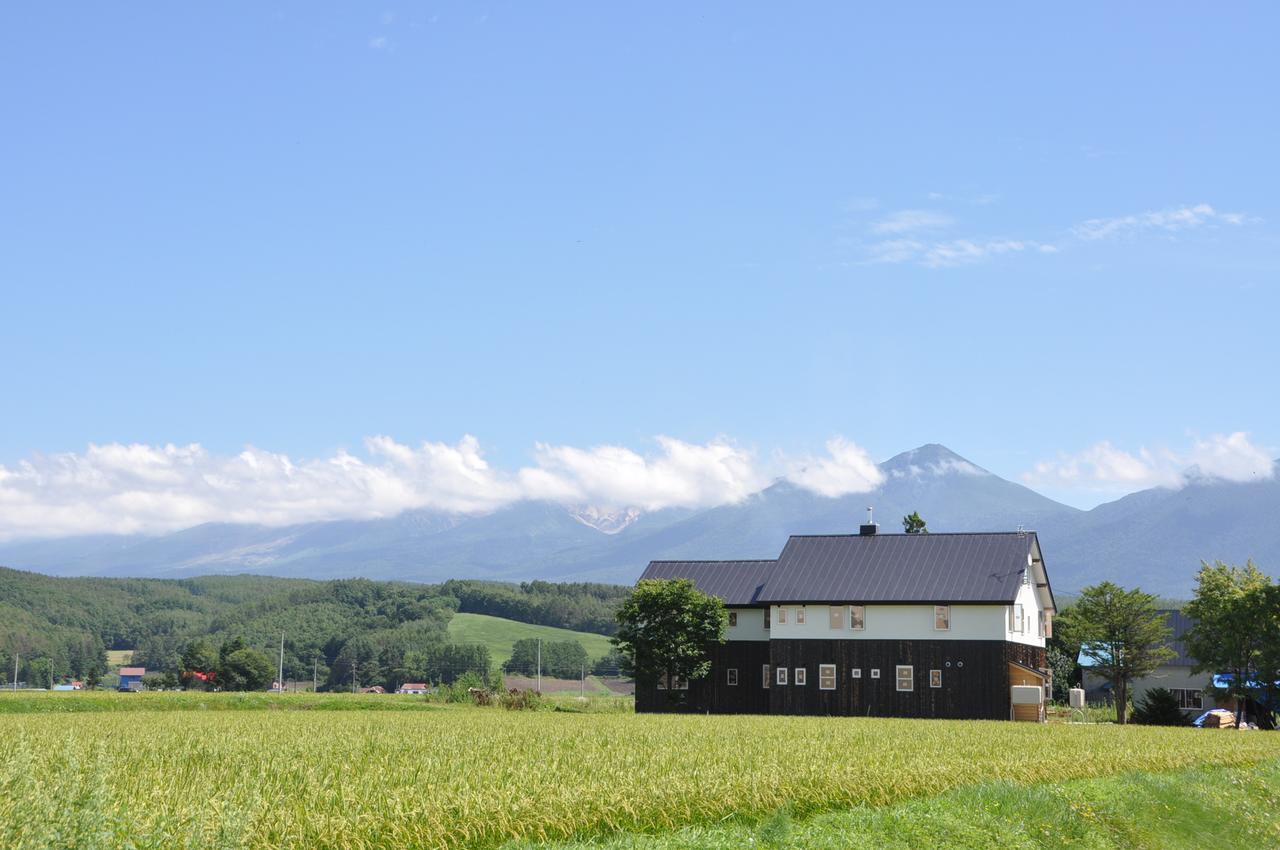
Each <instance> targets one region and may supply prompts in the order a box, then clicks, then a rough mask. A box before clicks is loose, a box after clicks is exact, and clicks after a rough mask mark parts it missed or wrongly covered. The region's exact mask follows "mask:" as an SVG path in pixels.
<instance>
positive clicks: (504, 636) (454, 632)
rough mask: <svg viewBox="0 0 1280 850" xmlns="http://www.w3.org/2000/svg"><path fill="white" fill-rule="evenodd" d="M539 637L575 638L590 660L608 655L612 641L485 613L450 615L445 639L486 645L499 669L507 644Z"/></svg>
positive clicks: (545, 638) (508, 653) (507, 648)
mask: <svg viewBox="0 0 1280 850" xmlns="http://www.w3.org/2000/svg"><path fill="white" fill-rule="evenodd" d="M538 637H540V638H542V639H543V640H544V641H553V640H576V641H577V642H578V643H580V644H582V648H583V649H585V650H586V651H587V655H588V656H589V657H590V658H591V660H592V661H594V660H596V659H597V658H599V657H601V656H602V655H606V654H608V652H609V650H611V649H613V644H611V643H610V642H609V639H608V638H607V637H605V636H604V635H596V634H591V633H590V632H575V631H572V630H570V629H557V628H555V627H554V626H536V625H534V624H532V623H520V622H517V621H515V620H505V619H503V618H502V617H490V616H489V615H487V614H454V615H453V619H452V620H450V621H449V639H450V640H452V641H453V642H454V643H482V644H484V645H485V646H487V647H489V656H490V658H492V660H493V666H494V667H495V668H500V667H501V666H502V664H503V662H505V661H506V660H507V659H508V658H510V657H511V647H513V646H515V643H516V641H518V640H520V639H521V638H538Z"/></svg>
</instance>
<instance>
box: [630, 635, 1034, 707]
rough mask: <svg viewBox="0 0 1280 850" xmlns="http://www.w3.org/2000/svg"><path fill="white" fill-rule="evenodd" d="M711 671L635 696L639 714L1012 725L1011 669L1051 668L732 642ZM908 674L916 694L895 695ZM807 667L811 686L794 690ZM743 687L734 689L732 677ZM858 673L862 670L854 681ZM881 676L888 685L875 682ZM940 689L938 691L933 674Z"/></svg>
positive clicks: (1007, 656)
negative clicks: (679, 687)
mask: <svg viewBox="0 0 1280 850" xmlns="http://www.w3.org/2000/svg"><path fill="white" fill-rule="evenodd" d="M709 654H710V656H711V672H710V674H709V675H708V676H707V678H705V679H702V680H695V681H693V682H690V683H689V690H687V691H676V692H670V691H665V690H658V689H657V688H655V687H642V686H639V685H638V686H637V687H636V711H640V712H671V711H676V712H697V713H711V714H765V713H769V714H812V715H843V716H855V717H860V716H870V717H939V718H952V719H973V720H1008V719H1009V712H1010V708H1011V705H1010V702H1009V681H1010V679H1009V664H1010V663H1014V664H1022V665H1024V666H1027V667H1032V668H1034V669H1037V670H1043V669H1045V663H1046V659H1045V650H1044V649H1043V648H1042V647H1036V646H1026V645H1024V644H1018V643H1012V642H1008V641H999V640H784V639H779V640H773V641H730V642H728V643H725V644H723V645H722V646H717V647H712V648H711V649H710V650H709ZM765 664H769V665H770V671H771V673H772V671H775V670H776V669H777V668H778V667H779V666H784V667H787V668H788V671H787V672H788V675H787V680H788V682H789V684H786V685H779V684H777V683H776V677H775V676H773V675H771V686H770V687H769V688H765V687H763V682H762V676H761V673H762V668H763V666H764V665H765ZM823 664H834V665H835V668H836V670H835V673H836V687H835V690H830V691H827V690H822V688H821V682H822V678H821V673H820V665H823ZM899 665H910V666H911V667H912V668H913V669H912V689H911V690H910V691H899V690H898V689H897V668H898V666H899ZM797 667H803V668H804V669H805V671H806V676H805V678H806V683H805V684H803V685H797V684H795V678H796V677H795V669H796V668H797ZM729 668H734V669H736V670H737V671H738V684H737V685H729V684H727V678H726V676H727V671H728V669H729ZM854 668H857V669H860V670H861V671H862V676H861V678H858V679H855V678H853V670H854ZM873 669H878V670H879V671H880V678H879V679H873V678H871V671H872V670H873ZM931 670H939V671H941V673H942V687H940V688H933V687H930V684H929V682H930V671H931Z"/></svg>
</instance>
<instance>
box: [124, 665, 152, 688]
mask: <svg viewBox="0 0 1280 850" xmlns="http://www.w3.org/2000/svg"><path fill="white" fill-rule="evenodd" d="M145 675H147V668H146V667H121V668H120V684H119V685H118V686H117V687H118V688H119V689H120V690H122V691H140V690H142V677H143V676H145Z"/></svg>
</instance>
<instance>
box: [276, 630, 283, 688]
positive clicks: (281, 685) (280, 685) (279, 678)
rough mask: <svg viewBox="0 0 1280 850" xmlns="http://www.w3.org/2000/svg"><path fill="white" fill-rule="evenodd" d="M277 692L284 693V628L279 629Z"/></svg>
mask: <svg viewBox="0 0 1280 850" xmlns="http://www.w3.org/2000/svg"><path fill="white" fill-rule="evenodd" d="M276 687H277V688H279V693H284V629H281V630H280V675H279V677H278V678H277V679H276Z"/></svg>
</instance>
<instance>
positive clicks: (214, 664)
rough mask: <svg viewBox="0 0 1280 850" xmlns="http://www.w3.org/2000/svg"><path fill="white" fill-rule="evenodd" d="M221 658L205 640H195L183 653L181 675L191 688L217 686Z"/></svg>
mask: <svg viewBox="0 0 1280 850" xmlns="http://www.w3.org/2000/svg"><path fill="white" fill-rule="evenodd" d="M221 660H222V659H221V656H220V655H219V653H218V650H216V649H214V648H213V644H211V643H209V641H207V640H205V639H204V638H200V639H199V640H193V641H191V643H189V644H187V647H186V649H184V650H183V651H182V661H181V666H180V669H181V675H182V678H183V680H184V681H185V682H186V683H187V687H189V688H200V689H208V688H213V687H216V686H217V679H218V666H219V664H220V663H221Z"/></svg>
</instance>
